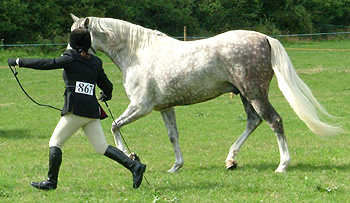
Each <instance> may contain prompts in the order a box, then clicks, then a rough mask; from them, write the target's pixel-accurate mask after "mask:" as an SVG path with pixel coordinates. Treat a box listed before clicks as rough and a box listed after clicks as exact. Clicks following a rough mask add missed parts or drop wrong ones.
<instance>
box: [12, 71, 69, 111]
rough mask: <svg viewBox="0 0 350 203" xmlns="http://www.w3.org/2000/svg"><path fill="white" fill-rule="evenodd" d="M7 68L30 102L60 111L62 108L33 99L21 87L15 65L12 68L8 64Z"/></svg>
mask: <svg viewBox="0 0 350 203" xmlns="http://www.w3.org/2000/svg"><path fill="white" fill-rule="evenodd" d="M9 68H10V70H11V71H12V73H13V75H14V76H15V78H16V81H17V83H18V85H19V87H20V88H21V89H22V91H23V93H24V94H25V95H26V96H27V97H28V98H29V99H30V100H32V102H34V103H35V104H37V105H39V106H44V107H49V108H52V109H55V110H57V111H62V109H59V108H57V107H54V106H52V105H49V104H42V103H39V102H37V101H35V100H34V99H33V98H32V97H31V96H30V95H29V94H28V93H27V92H26V91H25V90H24V88H23V86H22V84H21V82H20V81H19V79H18V77H17V75H18V72H17V70H16V66H13V68H12V67H11V65H10V64H9Z"/></svg>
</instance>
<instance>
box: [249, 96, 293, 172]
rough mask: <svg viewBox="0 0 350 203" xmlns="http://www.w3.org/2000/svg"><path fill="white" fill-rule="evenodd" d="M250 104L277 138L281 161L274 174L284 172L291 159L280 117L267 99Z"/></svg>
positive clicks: (253, 101)
mask: <svg viewBox="0 0 350 203" xmlns="http://www.w3.org/2000/svg"><path fill="white" fill-rule="evenodd" d="M251 104H252V105H253V107H254V109H255V110H256V112H257V113H258V114H259V115H260V116H261V117H262V118H263V119H264V120H265V121H266V122H267V123H268V124H269V126H270V127H271V129H272V130H273V132H274V133H275V134H276V136H277V141H278V146H279V150H280V157H281V160H280V164H279V166H278V168H277V169H276V170H275V172H278V173H283V172H286V168H287V167H288V165H289V164H290V162H291V158H290V155H289V151H288V145H287V138H286V136H285V134H284V129H283V123H282V118H281V116H280V115H278V113H277V112H276V110H275V109H274V108H273V106H272V105H271V104H270V102H269V101H268V99H267V98H265V99H257V100H252V101H251Z"/></svg>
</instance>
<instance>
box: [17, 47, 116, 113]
mask: <svg viewBox="0 0 350 203" xmlns="http://www.w3.org/2000/svg"><path fill="white" fill-rule="evenodd" d="M18 65H19V66H20V67H27V68H32V69H40V70H51V69H58V68H63V80H64V83H65V85H66V90H65V92H64V96H65V103H64V106H63V109H62V112H61V115H64V114H66V113H68V112H70V113H73V114H75V115H78V116H83V117H88V118H100V108H99V103H98V101H97V98H96V96H95V84H97V86H98V87H99V88H100V89H101V90H102V91H103V92H104V93H105V95H107V97H109V98H111V97H112V90H113V84H112V83H111V82H110V81H109V79H108V78H107V75H106V74H105V72H104V70H103V68H102V60H101V59H100V58H98V57H97V56H94V55H91V57H90V58H89V59H86V58H84V57H82V56H81V55H80V53H79V52H78V51H76V50H74V49H70V50H67V51H65V52H64V54H63V55H62V56H61V57H58V58H54V59H29V58H20V59H19V64H18Z"/></svg>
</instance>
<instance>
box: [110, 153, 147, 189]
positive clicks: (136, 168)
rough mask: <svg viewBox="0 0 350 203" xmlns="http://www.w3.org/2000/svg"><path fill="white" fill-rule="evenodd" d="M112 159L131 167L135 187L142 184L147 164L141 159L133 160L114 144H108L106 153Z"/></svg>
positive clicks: (128, 167)
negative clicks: (140, 160)
mask: <svg viewBox="0 0 350 203" xmlns="http://www.w3.org/2000/svg"><path fill="white" fill-rule="evenodd" d="M104 155H105V156H107V157H108V158H110V159H113V160H114V161H117V162H118V163H120V164H121V165H123V166H124V167H125V168H127V169H129V170H130V172H131V173H132V176H133V185H132V186H133V188H138V187H140V185H141V182H142V178H143V173H144V172H145V170H146V165H145V164H142V163H141V162H139V161H136V160H135V161H133V160H132V159H130V158H129V157H128V156H126V155H125V154H124V153H123V152H122V151H120V150H119V149H118V148H116V147H113V146H108V148H107V150H106V152H105V154H104Z"/></svg>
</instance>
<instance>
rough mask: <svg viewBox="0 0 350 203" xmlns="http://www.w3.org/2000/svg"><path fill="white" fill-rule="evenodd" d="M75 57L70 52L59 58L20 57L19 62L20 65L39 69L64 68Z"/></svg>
mask: <svg viewBox="0 0 350 203" xmlns="http://www.w3.org/2000/svg"><path fill="white" fill-rule="evenodd" d="M72 61H73V58H72V57H71V56H69V55H68V54H64V55H63V56H61V57H58V58H52V59H35V58H19V59H18V60H17V64H18V66H19V67H26V68H32V69H39V70H51V69H58V68H64V67H66V66H67V64H69V63H71V62H72Z"/></svg>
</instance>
